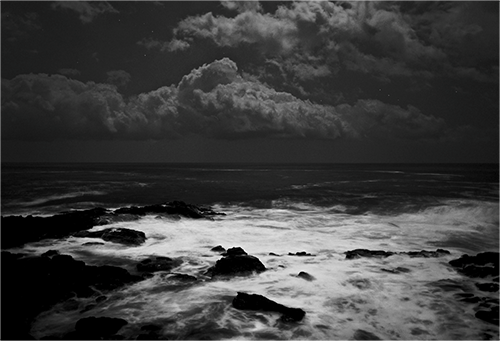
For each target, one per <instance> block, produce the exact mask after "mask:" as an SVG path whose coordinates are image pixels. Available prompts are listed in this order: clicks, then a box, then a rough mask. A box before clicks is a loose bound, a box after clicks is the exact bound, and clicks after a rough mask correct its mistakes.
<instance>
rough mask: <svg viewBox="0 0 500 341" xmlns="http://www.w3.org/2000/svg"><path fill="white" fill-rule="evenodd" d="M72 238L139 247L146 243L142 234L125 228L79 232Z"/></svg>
mask: <svg viewBox="0 0 500 341" xmlns="http://www.w3.org/2000/svg"><path fill="white" fill-rule="evenodd" d="M74 236H75V237H82V238H101V239H103V240H105V241H108V242H112V243H119V244H124V245H129V246H139V245H141V244H143V243H144V242H145V241H146V235H145V234H144V232H142V231H136V230H131V229H126V228H109V229H104V230H101V231H95V232H89V231H81V232H77V233H75V234H74Z"/></svg>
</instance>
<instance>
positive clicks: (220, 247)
mask: <svg viewBox="0 0 500 341" xmlns="http://www.w3.org/2000/svg"><path fill="white" fill-rule="evenodd" d="M210 251H214V252H226V249H224V248H223V247H222V246H221V245H217V246H216V247H213V248H211V249H210Z"/></svg>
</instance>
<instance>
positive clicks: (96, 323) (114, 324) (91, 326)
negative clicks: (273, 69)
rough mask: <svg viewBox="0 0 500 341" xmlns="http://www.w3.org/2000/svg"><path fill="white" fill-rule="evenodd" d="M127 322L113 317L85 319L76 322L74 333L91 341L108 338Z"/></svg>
mask: <svg viewBox="0 0 500 341" xmlns="http://www.w3.org/2000/svg"><path fill="white" fill-rule="evenodd" d="M126 324H128V322H127V321H126V320H124V319H121V318H114V317H93V316H92V317H86V318H82V319H80V320H78V321H77V322H76V325H75V332H76V334H78V335H80V336H86V337H88V338H89V339H92V340H98V339H102V338H109V337H110V336H112V335H114V334H116V333H117V332H118V331H119V330H120V329H121V328H122V327H123V326H125V325H126Z"/></svg>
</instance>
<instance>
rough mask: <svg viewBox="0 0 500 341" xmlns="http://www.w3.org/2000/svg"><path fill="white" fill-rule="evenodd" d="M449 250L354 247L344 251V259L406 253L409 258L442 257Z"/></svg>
mask: <svg viewBox="0 0 500 341" xmlns="http://www.w3.org/2000/svg"><path fill="white" fill-rule="evenodd" d="M449 254H450V251H447V250H443V249H437V250H436V251H427V250H421V251H408V252H392V251H383V250H367V249H355V250H351V251H346V252H345V255H346V256H345V258H346V259H356V258H361V257H368V258H386V257H389V256H392V255H408V256H410V257H411V258H414V257H422V258H431V257H432V258H435V257H442V256H445V255H449Z"/></svg>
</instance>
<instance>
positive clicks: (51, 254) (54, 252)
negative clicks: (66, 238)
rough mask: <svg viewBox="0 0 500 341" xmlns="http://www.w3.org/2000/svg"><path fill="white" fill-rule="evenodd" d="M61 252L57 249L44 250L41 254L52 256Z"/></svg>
mask: <svg viewBox="0 0 500 341" xmlns="http://www.w3.org/2000/svg"><path fill="white" fill-rule="evenodd" d="M58 254H59V251H57V250H49V251H47V252H44V253H42V254H41V256H42V257H52V256H56V255H58Z"/></svg>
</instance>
